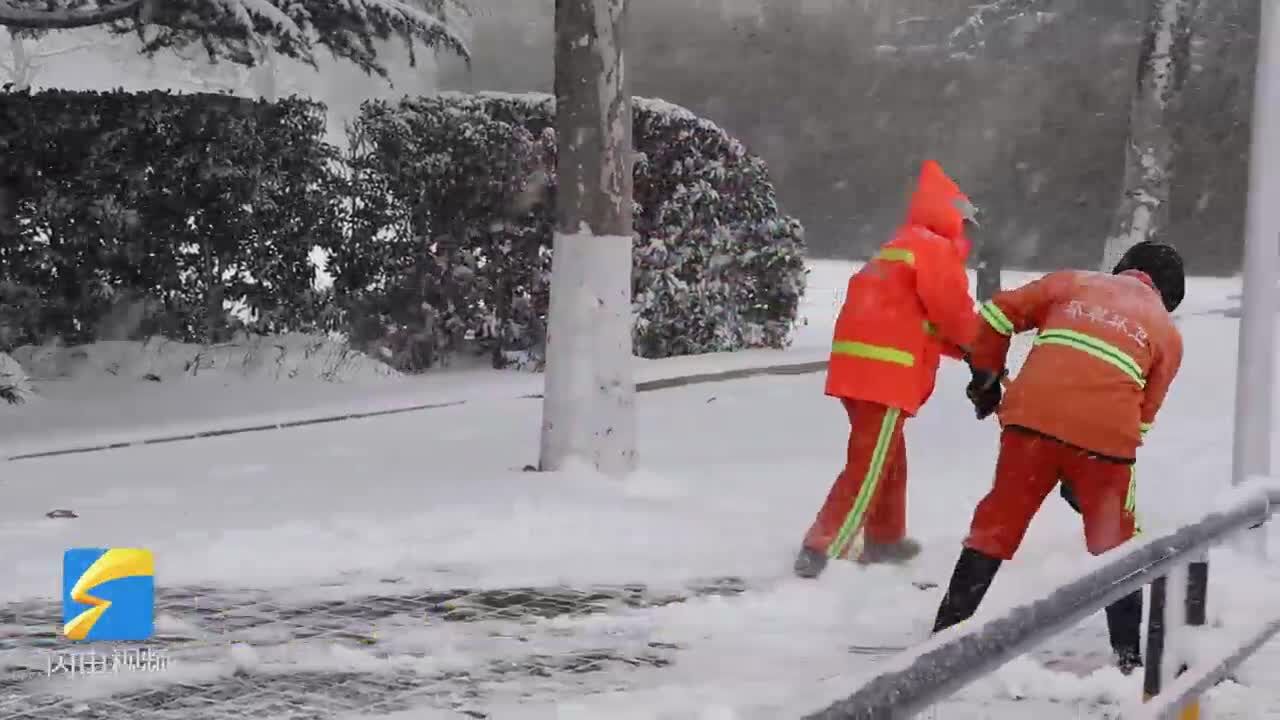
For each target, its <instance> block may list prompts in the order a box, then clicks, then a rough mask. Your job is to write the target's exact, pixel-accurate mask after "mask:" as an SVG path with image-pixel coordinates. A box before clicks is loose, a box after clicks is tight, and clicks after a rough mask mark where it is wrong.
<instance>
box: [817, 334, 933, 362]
mask: <svg viewBox="0 0 1280 720" xmlns="http://www.w3.org/2000/svg"><path fill="white" fill-rule="evenodd" d="M831 353H832V354H833V355H849V356H851V357H860V358H866V359H867V360H879V361H881V362H887V363H893V364H894V365H901V366H903V367H913V366H914V365H915V364H916V358H915V356H914V355H912V354H911V353H909V352H907V351H905V350H898V349H896V348H890V347H882V346H880V345H868V344H867V343H863V342H857V341H854V340H837V341H835V342H833V343H831Z"/></svg>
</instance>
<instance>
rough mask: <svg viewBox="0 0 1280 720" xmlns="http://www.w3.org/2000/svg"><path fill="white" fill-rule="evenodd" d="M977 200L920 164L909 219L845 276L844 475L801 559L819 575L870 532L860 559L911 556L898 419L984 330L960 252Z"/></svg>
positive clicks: (837, 357)
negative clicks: (944, 364) (946, 362)
mask: <svg viewBox="0 0 1280 720" xmlns="http://www.w3.org/2000/svg"><path fill="white" fill-rule="evenodd" d="M976 214H977V211H976V210H975V208H974V206H973V204H972V203H971V202H970V201H969V198H968V197H966V196H965V194H964V193H962V192H960V188H959V187H958V186H957V185H956V184H955V182H953V181H952V180H951V178H949V177H947V175H946V173H944V172H943V170H942V167H941V166H940V165H938V163H936V162H934V161H932V160H928V161H925V163H924V164H923V166H922V167H921V170H920V177H919V181H918V183H917V186H916V190H915V193H914V194H913V195H912V197H911V201H910V205H909V208H908V210H907V219H906V223H905V224H904V225H903V226H902V227H901V228H900V229H899V230H898V231H897V233H896V234H895V235H894V237H893V239H892V240H890V241H889V242H888V243H887V244H885V245H884V246H882V247H881V248H880V251H879V252H878V253H876V255H875V257H873V258H872V259H871V261H870V262H868V263H867V264H866V265H865V266H863V267H862V269H861V270H859V271H858V272H857V273H855V274H854V275H853V277H851V278H850V279H849V285H848V289H847V291H846V293H845V300H844V305H843V307H841V309H840V315H839V317H838V318H837V319H836V328H835V338H834V341H833V342H832V345H831V359H830V363H829V365H828V369H827V384H826V394H827V395H831V396H833V397H837V398H840V402H841V403H843V405H844V409H845V412H846V413H847V414H848V416H849V425H850V430H849V443H848V450H847V454H846V459H845V466H844V470H843V471H842V472H841V473H840V475H839V476H838V477H837V478H836V480H835V483H834V484H833V485H832V486H831V490H830V492H829V493H828V494H827V499H826V502H825V503H824V504H823V505H822V508H821V510H820V511H819V512H818V516H817V519H815V520H814V522H813V525H812V526H811V527H810V528H809V531H808V533H807V534H806V535H805V537H804V542H803V545H802V547H801V549H800V553H799V554H798V555H797V556H796V561H795V573H796V574H797V575H799V576H800V577H805V578H814V577H817V576H818V575H819V574H821V573H822V571H823V569H824V568H825V567H826V565H827V561H828V559H829V558H845V559H847V558H848V557H849V553H850V550H851V548H852V547H853V546H854V538H855V537H856V536H857V535H858V533H859V532H860V531H862V530H863V525H864V523H865V525H866V528H865V536H864V544H863V549H862V552H861V553H860V555H859V556H858V557H856V558H855V559H857V560H859V561H860V562H864V563H871V562H905V561H906V560H909V559H910V558H912V557H914V556H915V555H916V554H918V553H919V552H920V545H919V543H917V542H916V541H915V540H912V539H911V538H908V537H907V458H906V445H905V442H904V440H903V436H902V426H903V422H904V421H905V419H906V418H908V417H910V416H912V415H915V413H916V412H917V411H918V410H919V409H920V406H921V405H923V404H924V403H925V401H926V400H928V399H929V396H930V395H931V394H932V393H933V386H934V382H935V380H936V375H937V371H938V364H939V361H940V357H941V356H942V355H948V356H950V357H953V358H957V359H961V358H963V357H964V355H965V352H966V351H965V348H967V347H968V345H969V343H970V342H971V340H972V338H973V335H974V333H976V331H977V325H978V319H977V315H976V314H975V313H974V302H973V299H972V298H971V297H970V296H969V276H968V275H967V273H966V272H965V259H966V258H967V257H968V255H969V249H970V241H969V238H968V237H967V236H966V228H967V227H973V226H976V224H977V223H976Z"/></svg>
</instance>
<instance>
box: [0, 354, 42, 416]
mask: <svg viewBox="0 0 1280 720" xmlns="http://www.w3.org/2000/svg"><path fill="white" fill-rule="evenodd" d="M32 397H34V389H33V388H32V387H31V379H30V378H28V377H27V372H26V370H24V369H23V367H22V365H21V364H19V363H18V361H17V360H14V359H13V356H12V355H10V354H8V353H0V399H3V400H5V401H7V402H5V403H0V407H3V406H4V405H6V404H12V405H21V404H24V403H26V401H28V400H30V399H31V398H32Z"/></svg>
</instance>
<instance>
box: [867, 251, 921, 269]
mask: <svg viewBox="0 0 1280 720" xmlns="http://www.w3.org/2000/svg"><path fill="white" fill-rule="evenodd" d="M873 259H875V260H884V261H886V262H902V263H906V264H908V265H912V266H914V265H915V264H916V254H915V253H913V252H911V251H910V250H907V249H906V248H885V249H883V250H881V251H880V252H878V253H876V256H875V258H873Z"/></svg>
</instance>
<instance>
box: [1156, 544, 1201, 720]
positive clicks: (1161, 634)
mask: <svg viewBox="0 0 1280 720" xmlns="http://www.w3.org/2000/svg"><path fill="white" fill-rule="evenodd" d="M1208 576H1209V563H1208V559H1207V557H1206V556H1202V557H1201V558H1200V559H1198V560H1196V561H1194V562H1192V563H1190V564H1189V565H1184V566H1182V567H1179V568H1177V569H1175V570H1173V571H1171V572H1170V573H1169V575H1167V576H1164V577H1159V578H1156V579H1155V580H1154V581H1152V583H1151V602H1150V605H1151V609H1150V614H1149V615H1148V616H1147V652H1146V659H1145V661H1144V665H1145V667H1144V673H1145V676H1144V677H1143V683H1142V698H1143V701H1144V702H1146V701H1149V700H1151V699H1152V698H1154V697H1155V696H1157V695H1159V694H1160V691H1161V690H1162V689H1164V688H1165V687H1166V686H1167V685H1169V684H1170V683H1171V682H1172V681H1173V680H1174V678H1176V677H1177V676H1179V675H1181V674H1182V673H1184V672H1186V671H1187V665H1186V663H1185V662H1183V661H1182V658H1180V657H1178V655H1179V654H1180V653H1179V652H1178V651H1179V650H1180V649H1181V648H1179V647H1178V645H1177V644H1176V643H1172V642H1169V640H1170V637H1171V636H1174V637H1175V638H1176V635H1177V634H1176V629H1177V628H1179V627H1188V626H1201V625H1204V622H1205V601H1206V599H1207V593H1208ZM1170 582H1172V583H1173V590H1172V592H1171V591H1170V588H1169V583H1170ZM1170 595H1172V596H1173V597H1169V596H1170ZM1171 608H1172V609H1173V610H1174V612H1170V609H1171ZM1178 610H1181V611H1182V612H1181V613H1179V612H1178ZM1179 614H1181V615H1182V617H1178V616H1179ZM1186 639H1187V637H1186V634H1185V633H1183V640H1184V641H1185V640H1186ZM1178 720H1200V701H1199V699H1195V700H1192V701H1191V702H1189V703H1187V704H1186V705H1185V706H1183V707H1182V709H1181V711H1180V712H1179V714H1178Z"/></svg>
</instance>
